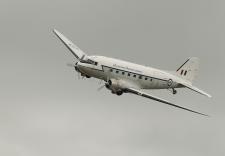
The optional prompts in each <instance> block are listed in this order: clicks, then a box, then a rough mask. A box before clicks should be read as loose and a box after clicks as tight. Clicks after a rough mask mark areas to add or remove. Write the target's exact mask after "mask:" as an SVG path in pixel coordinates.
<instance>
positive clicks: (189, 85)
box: [181, 83, 212, 98]
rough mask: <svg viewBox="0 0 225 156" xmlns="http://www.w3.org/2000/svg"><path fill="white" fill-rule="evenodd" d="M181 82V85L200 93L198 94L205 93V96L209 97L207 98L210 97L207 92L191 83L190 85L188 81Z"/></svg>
mask: <svg viewBox="0 0 225 156" xmlns="http://www.w3.org/2000/svg"><path fill="white" fill-rule="evenodd" d="M181 84H182V85H183V86H185V87H187V88H188V89H191V90H193V91H195V92H197V93H200V94H202V95H205V96H207V97H209V98H211V97H212V96H211V95H209V94H208V93H206V92H204V91H202V90H201V89H199V88H197V87H195V86H193V85H191V84H188V83H181Z"/></svg>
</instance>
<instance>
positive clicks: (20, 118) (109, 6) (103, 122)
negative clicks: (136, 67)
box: [0, 0, 225, 156]
mask: <svg viewBox="0 0 225 156" xmlns="http://www.w3.org/2000/svg"><path fill="white" fill-rule="evenodd" d="M224 6H225V1H222V0H214V1H210V0H186V1H184V0H170V1H168V0H154V1H144V0H143V1H137V0H136V1H134V0H111V1H109V0H67V1H45V0H38V1H31V0H20V1H15V0H0V25H1V26H0V71H1V75H0V85H1V86H0V155H5V156H31V155H32V156H40V155H41V156H51V155H52V156H53V155H54V156H59V155H60V156H61V155H81V156H87V155H92V156H93V155H96V156H97V155H98V156H99V155H100V156H103V155H109V156H111V155H121V156H122V155H123V156H124V155H129V156H137V155H146V156H147V155H154V156H165V155H166V156H168V155H171V156H172V155H173V156H176V155H179V156H180V155H182V156H190V155H192V156H212V155H216V156H223V155H225V149H224V146H225V125H224V123H225V115H224V114H225V105H224V100H223V95H224V92H223V91H224V87H225V85H224V84H225V83H224V79H225V71H224V69H223V67H224V66H225V63H224V56H225V53H224V51H225V44H224V43H225V21H224V19H225V9H224ZM53 28H56V29H58V30H59V31H61V32H62V33H63V34H65V35H66V36H67V37H68V38H70V39H71V40H72V41H73V42H74V43H75V44H77V45H78V46H79V47H80V48H81V49H82V50H83V51H85V52H87V53H88V54H90V55H94V54H98V55H105V56H110V57H114V58H120V59H124V60H128V61H132V62H135V63H139V64H144V65H148V66H153V67H157V68H160V69H166V70H175V69H176V68H177V67H179V65H181V64H182V63H183V62H184V61H185V60H186V59H187V58H188V57H190V56H196V57H199V58H200V59H201V69H200V73H199V76H198V79H197V80H196V82H195V85H196V86H198V87H200V88H202V89H204V90H205V91H207V92H209V93H210V94H212V96H213V98H212V99H208V98H206V97H203V96H201V95H198V94H196V93H194V92H192V91H190V90H187V89H179V90H178V94H177V95H176V96H173V95H172V94H171V93H170V92H169V91H167V90H165V91H150V92H152V93H153V94H155V95H158V96H160V97H163V98H165V99H168V100H170V101H172V102H174V103H176V104H179V105H182V106H185V107H188V108H192V109H194V110H197V111H200V112H203V113H207V114H210V115H211V116H212V117H210V118H205V117H202V116H198V115H195V114H192V113H189V112H186V111H183V110H179V109H176V108H171V107H169V106H167V105H164V104H161V103H157V102H154V101H151V100H149V99H144V98H140V97H137V96H134V95H127V94H125V95H124V96H121V97H118V96H115V95H112V94H111V93H110V92H109V91H108V90H106V89H105V90H102V91H101V92H98V91H97V88H98V87H99V84H98V81H97V80H94V79H90V80H78V79H77V74H76V73H75V72H74V70H73V69H71V68H70V67H67V66H66V63H68V62H75V61H76V60H75V59H74V57H73V56H72V55H71V54H70V53H69V51H68V50H67V49H66V48H65V47H64V46H63V45H62V44H61V43H60V41H59V40H58V39H57V38H56V37H55V36H54V35H53V33H52V29H53Z"/></svg>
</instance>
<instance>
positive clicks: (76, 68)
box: [74, 62, 79, 71]
mask: <svg viewBox="0 0 225 156" xmlns="http://www.w3.org/2000/svg"><path fill="white" fill-rule="evenodd" d="M74 67H75V70H76V71H79V62H76V63H75V66H74Z"/></svg>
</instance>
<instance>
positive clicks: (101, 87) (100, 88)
mask: <svg viewBox="0 0 225 156" xmlns="http://www.w3.org/2000/svg"><path fill="white" fill-rule="evenodd" d="M104 87H105V85H102V86H100V87H99V88H98V89H97V90H98V91H100V90H102V89H103V88H104Z"/></svg>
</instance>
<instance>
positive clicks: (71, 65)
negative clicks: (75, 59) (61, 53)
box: [66, 63, 75, 67]
mask: <svg viewBox="0 0 225 156" xmlns="http://www.w3.org/2000/svg"><path fill="white" fill-rule="evenodd" d="M66 65H67V66H68V67H74V66H75V65H74V64H72V63H67V64H66Z"/></svg>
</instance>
